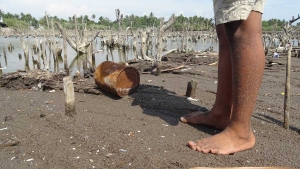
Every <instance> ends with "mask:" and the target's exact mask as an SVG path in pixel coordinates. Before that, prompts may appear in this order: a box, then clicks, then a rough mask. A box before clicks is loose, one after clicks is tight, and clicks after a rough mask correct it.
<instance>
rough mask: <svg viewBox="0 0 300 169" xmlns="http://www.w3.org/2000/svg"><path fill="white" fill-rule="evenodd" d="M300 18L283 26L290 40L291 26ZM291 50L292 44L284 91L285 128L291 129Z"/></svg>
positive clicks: (289, 50)
mask: <svg viewBox="0 0 300 169" xmlns="http://www.w3.org/2000/svg"><path fill="white" fill-rule="evenodd" d="M298 19H300V16H299V14H298V18H296V19H295V18H294V17H293V19H292V20H290V21H289V22H288V24H287V25H286V26H285V27H283V30H284V32H285V36H287V38H286V39H287V40H288V41H289V40H290V38H291V33H292V30H291V28H290V25H291V24H292V23H293V22H295V21H297V20H298ZM291 52H292V46H291V45H289V48H288V56H287V64H286V84H285V93H284V128H285V129H287V130H288V129H289V117H290V95H291V91H290V89H291Z"/></svg>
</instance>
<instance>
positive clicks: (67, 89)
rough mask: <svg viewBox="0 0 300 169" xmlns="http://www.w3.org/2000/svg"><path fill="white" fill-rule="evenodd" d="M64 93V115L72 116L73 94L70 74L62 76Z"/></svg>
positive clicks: (73, 111) (73, 110) (73, 108)
mask: <svg viewBox="0 0 300 169" xmlns="http://www.w3.org/2000/svg"><path fill="white" fill-rule="evenodd" d="M63 82H64V93H65V115H67V116H73V115H75V114H76V112H75V94H74V86H73V82H72V79H71V77H70V76H67V77H64V78H63Z"/></svg>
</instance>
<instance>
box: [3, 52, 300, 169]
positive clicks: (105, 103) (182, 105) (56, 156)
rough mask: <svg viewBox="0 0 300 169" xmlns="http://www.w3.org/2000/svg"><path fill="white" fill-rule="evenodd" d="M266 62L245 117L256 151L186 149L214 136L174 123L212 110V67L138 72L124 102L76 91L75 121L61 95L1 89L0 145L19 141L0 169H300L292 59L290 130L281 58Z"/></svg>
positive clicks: (299, 87)
mask: <svg viewBox="0 0 300 169" xmlns="http://www.w3.org/2000/svg"><path fill="white" fill-rule="evenodd" d="M270 60H272V59H270ZM273 62H278V63H279V64H275V65H273V66H271V67H268V66H270V64H267V65H268V66H267V67H266V70H265V73H264V77H263V83H262V86H261V89H260V92H259V96H258V99H257V104H256V108H255V110H254V113H253V117H252V124H253V129H254V132H255V136H256V145H255V147H254V148H253V149H251V150H248V151H244V152H239V153H235V154H234V155H227V156H223V155H205V154H202V153H199V152H196V151H192V150H191V149H189V148H188V147H187V146H186V143H187V141H189V140H193V141H196V140H198V139H201V138H205V137H209V136H211V135H214V134H216V133H218V132H220V131H219V130H216V129H214V128H211V127H207V126H201V125H199V126H196V125H189V124H184V123H181V122H179V117H180V116H183V115H185V114H187V113H190V112H192V111H195V110H197V109H201V110H204V111H205V110H209V109H210V108H211V107H212V106H213V103H214V99H215V96H216V95H215V92H216V87H217V66H208V65H197V66H189V67H190V68H191V69H189V73H184V74H180V75H179V74H172V73H165V74H162V75H161V76H154V75H151V74H146V75H145V74H143V75H141V86H140V87H139V88H138V90H137V91H136V92H135V93H133V94H131V95H129V96H126V97H123V98H118V97H116V96H114V95H112V94H109V93H106V92H103V94H100V95H93V94H87V93H78V92H77V93H75V97H76V112H77V115H76V116H74V117H69V116H65V115H64V93H63V91H62V90H56V91H55V92H54V93H49V92H41V91H33V90H11V89H6V88H0V97H1V99H0V145H3V144H7V143H17V142H19V144H17V145H15V146H9V147H0V168H1V169H23V168H43V169H48V168H51V169H52V168H53V169H68V168H70V169H75V168H76V169H78V168H82V169H86V168H138V169H141V168H189V167H197V166H198V167H200V166H201V167H242V166H243V167H251V166H252V167H254V166H257V167H258V166H259V167H266V166H284V167H294V168H300V153H299V152H300V148H299V141H300V134H299V130H300V113H299V110H300V106H299V101H300V96H299V94H300V76H299V68H300V66H299V65H300V59H297V58H293V60H292V64H293V67H292V70H293V71H292V73H291V76H292V79H291V93H292V96H291V109H290V130H285V129H284V128H283V117H284V115H283V107H284V106H283V104H284V96H283V95H282V93H283V92H284V89H285V86H284V85H285V65H284V64H285V59H280V58H279V59H273ZM282 63H283V64H282ZM179 65H180V64H179ZM191 79H193V80H196V81H197V82H198V88H197V99H198V101H189V100H187V98H186V97H185V96H183V95H184V94H185V92H186V87H187V82H188V81H190V80H191Z"/></svg>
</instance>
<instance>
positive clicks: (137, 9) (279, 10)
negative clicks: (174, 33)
mask: <svg viewBox="0 0 300 169" xmlns="http://www.w3.org/2000/svg"><path fill="white" fill-rule="evenodd" d="M212 1H213V0H147V1H146V0H47V1H46V0H0V9H1V10H2V11H4V12H5V13H7V12H9V13H12V14H20V13H21V12H23V13H24V14H31V15H32V16H33V17H35V18H36V19H40V18H42V17H43V16H45V11H47V13H48V15H50V16H57V17H58V18H64V19H68V17H70V16H73V15H74V14H76V16H80V15H88V16H89V17H90V18H91V16H92V15H93V14H95V16H96V21H97V20H98V18H99V17H100V16H103V17H107V18H109V19H110V20H112V21H114V20H116V16H115V9H120V13H121V14H123V16H126V15H131V14H134V15H137V16H144V15H147V16H149V14H150V12H152V13H153V14H154V16H155V17H157V18H161V17H164V18H165V20H167V19H169V17H170V16H171V15H172V14H173V13H174V14H175V15H180V14H182V15H183V16H185V17H190V16H195V15H197V16H202V17H205V18H213V15H214V14H213V3H212ZM298 14H300V0H266V5H265V11H264V14H263V20H269V19H272V18H276V19H280V20H282V19H284V20H290V19H292V16H295V17H297V16H298ZM298 22H299V21H298ZM296 23H297V22H296Z"/></svg>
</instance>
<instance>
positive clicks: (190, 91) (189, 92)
mask: <svg viewBox="0 0 300 169" xmlns="http://www.w3.org/2000/svg"><path fill="white" fill-rule="evenodd" d="M196 89H197V82H196V81H194V80H191V81H189V82H188V85H187V89H186V94H185V95H186V97H191V98H196Z"/></svg>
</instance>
